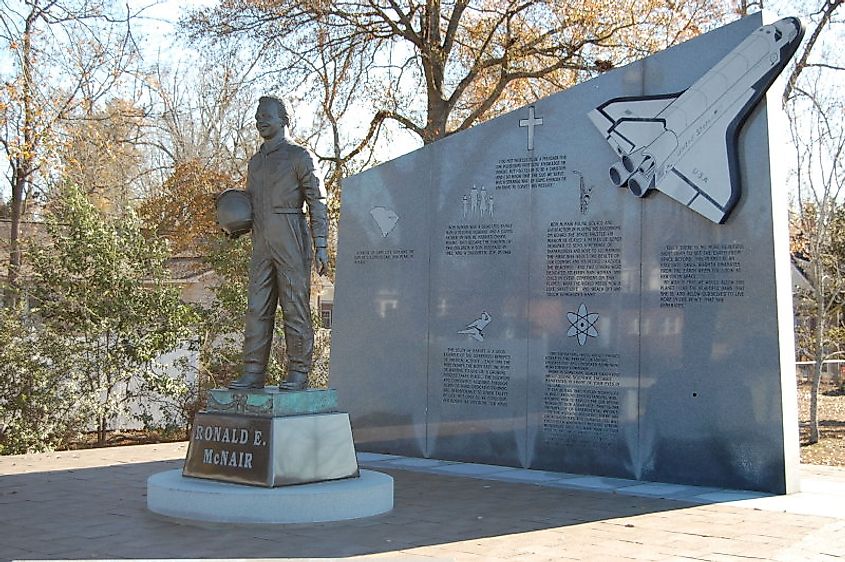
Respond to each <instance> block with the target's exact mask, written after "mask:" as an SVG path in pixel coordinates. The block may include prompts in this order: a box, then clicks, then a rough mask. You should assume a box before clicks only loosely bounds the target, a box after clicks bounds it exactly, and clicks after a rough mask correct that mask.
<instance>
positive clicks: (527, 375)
mask: <svg viewBox="0 0 845 562" xmlns="http://www.w3.org/2000/svg"><path fill="white" fill-rule="evenodd" d="M529 107H534V108H535V112H534V114H535V115H536V107H535V106H534V105H531V106H529ZM518 117H519V116H518V115H517V118H518ZM517 123H519V121H518V119H517ZM535 140H536V139H535ZM535 148H536V147H535ZM533 156H534V149H532V150H529V151H528V157H529V158H532V157H533ZM533 184H534V163H533V162H532V163H531V175H530V176H529V177H528V231H527V232H528V233H531V232H533V228H534V185H533ZM535 240H536V239H535ZM533 254H534V252H529V253H528V268H527V269H528V280H527V282H528V291H526V292H527V294H528V298H527V299H526V302H525V324H526V326H527V328H526V329H527V331H529V332H530V330H531V303H532V300H533V299H532V295H531V287H532V285H531V256H532V255H533ZM530 366H531V334H530V333H526V334H525V389H524V392H523V396H524V397H525V418H524V419H525V428H524V431H523V433H524V441H523V443H524V446H523V449H522V458H521V459H519V462H520V464H521V465H522V467H523V468H528V447H529V443H528V395H529V393H530V392H531V378H530V373H531V371H530V370H529V367H530ZM511 367H513V364H511Z"/></svg>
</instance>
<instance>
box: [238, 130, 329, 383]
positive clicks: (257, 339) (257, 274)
mask: <svg viewBox="0 0 845 562" xmlns="http://www.w3.org/2000/svg"><path fill="white" fill-rule="evenodd" d="M247 191H248V192H249V193H250V195H251V198H252V209H253V225H252V245H253V246H252V260H251V261H250V265H249V289H248V291H249V292H248V300H249V308H248V310H247V314H246V329H245V330H244V348H243V360H244V374H245V375H250V374H253V375H258V376H260V377H261V378H262V379H263V377H264V374H265V370H266V368H267V361H268V359H269V356H270V346H271V344H272V341H273V324H274V318H275V314H276V306H277V303H278V304H279V305H281V307H282V314H283V322H284V331H285V343H286V346H287V355H288V369H287V370H288V375H287V378H288V380H289V381H290V380H291V379H292V378H293V379H298V380H304V378H305V377H307V374H308V371H309V370H310V368H311V357H312V354H313V349H314V331H313V329H312V327H311V309H310V305H309V301H310V295H311V290H310V280H311V260H312V253H313V250H312V236H313V238H315V239H318V240H321V241H322V242H323V243H324V242H325V240H326V234H327V228H328V221H327V217H326V203H325V200H326V194H325V190H324V188H323V185H322V183H321V182H320V180H319V178H318V177H317V175H316V173H315V166H314V157H313V156H312V155H311V153H310V152H309V151H308V150H307V149H305V148H303V147H301V146H297V145H295V144H292V143H291V142H290V141H289V140H288V139H286V138H285V137H284V135H279V136H278V137H276V138H273V139H271V140H268V141H266V142H265V143H264V144H263V145H262V146H261V149H260V150H259V151H258V152H257V153H256V154H255V155H254V156H253V157H252V158H251V159H250V161H249V172H248V176H247ZM303 203H307V208H308V215H309V216H310V223H311V224H310V232H309V228H308V221H307V220H306V216H305V213H304V211H303Z"/></svg>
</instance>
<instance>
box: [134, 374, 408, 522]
mask: <svg viewBox="0 0 845 562" xmlns="http://www.w3.org/2000/svg"><path fill="white" fill-rule="evenodd" d="M294 485H296V486H294ZM279 487H285V488H283V489H278V488H279ZM147 498H148V500H147V506H148V508H149V509H150V510H151V511H153V512H155V513H159V514H162V515H167V516H170V517H178V518H184V519H195V520H200V521H220V522H242V523H308V522H316V521H334V520H340V519H351V518H356V517H366V516H370V515H376V514H378V513H383V512H385V511H389V510H390V509H392V507H393V481H392V479H391V478H390V477H389V476H386V475H383V474H379V473H373V472H368V473H367V474H366V475H365V477H364V478H362V477H361V475H360V473H359V470H358V461H357V459H356V456H355V447H354V445H353V442H352V428H351V426H350V424H349V415H348V414H347V413H345V412H338V411H337V397H336V393H335V391H334V390H333V389H328V390H305V391H279V390H278V389H276V388H269V387H268V388H265V389H261V390H230V389H215V390H212V391H210V392H209V395H208V406H207V408H206V410H204V411H201V412H200V413H198V414H197V415H196V417H195V418H194V425H193V428H192V430H191V440H190V444H189V445H188V453H187V458H186V460H185V465H184V468H183V470H182V472H181V474H179V471H169V472H163V473H159V474H155V475H153V476H152V477H150V479H149V480H148V481H147Z"/></svg>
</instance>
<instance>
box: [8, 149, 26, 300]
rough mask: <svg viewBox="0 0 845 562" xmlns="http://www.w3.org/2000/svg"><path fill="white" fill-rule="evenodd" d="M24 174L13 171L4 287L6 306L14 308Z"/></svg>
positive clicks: (19, 258) (19, 249) (19, 257)
mask: <svg viewBox="0 0 845 562" xmlns="http://www.w3.org/2000/svg"><path fill="white" fill-rule="evenodd" d="M26 175H27V174H26V172H25V170H24V169H23V166H20V165H19V166H17V167H16V169H15V183H14V185H13V186H12V202H11V209H10V210H11V213H10V215H11V216H10V217H9V218H10V225H9V227H10V228H9V271H8V279H7V281H8V285H7V287H6V295H5V301H6V306H8V307H9V308H14V307H15V306H16V305H17V303H18V296H19V290H18V289H19V287H18V278H19V277H20V271H21V261H22V260H21V243H20V232H21V217H22V216H23V197H24V192H25V191H26V190H25V189H24V186H25V184H26Z"/></svg>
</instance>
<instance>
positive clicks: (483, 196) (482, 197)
mask: <svg viewBox="0 0 845 562" xmlns="http://www.w3.org/2000/svg"><path fill="white" fill-rule="evenodd" d="M478 206H479V208H480V211H481V217H482V218H484V217H485V216H487V189H485V188H484V186H483V185H482V186H481V190H480V191H479V192H478Z"/></svg>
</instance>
